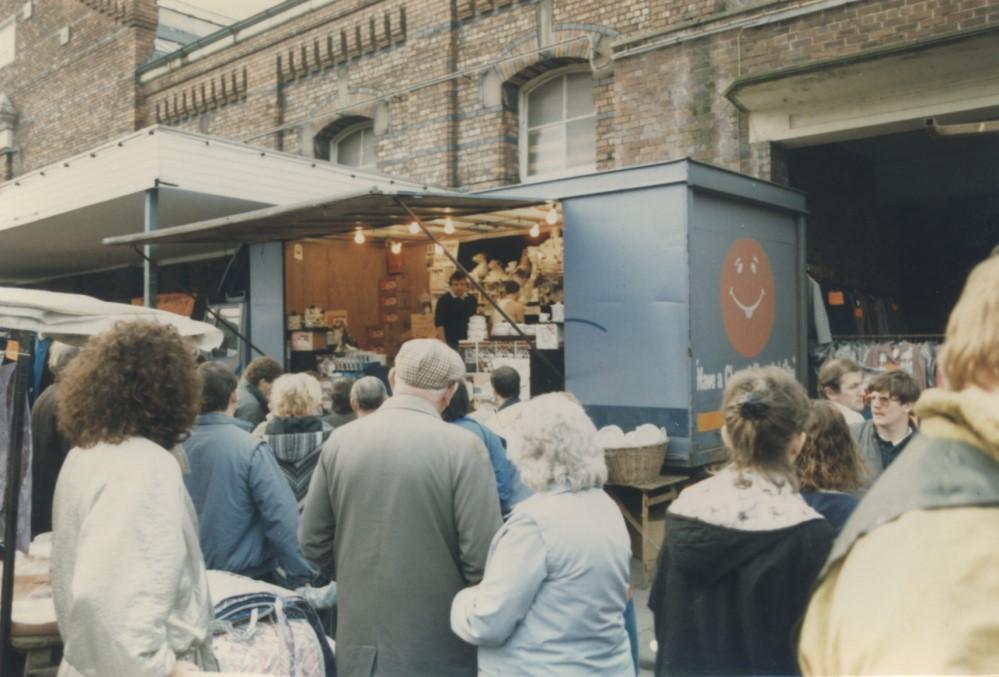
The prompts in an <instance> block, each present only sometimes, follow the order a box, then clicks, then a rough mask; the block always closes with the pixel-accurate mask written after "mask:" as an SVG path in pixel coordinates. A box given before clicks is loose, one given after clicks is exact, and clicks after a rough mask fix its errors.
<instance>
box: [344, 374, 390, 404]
mask: <svg viewBox="0 0 999 677" xmlns="http://www.w3.org/2000/svg"><path fill="white" fill-rule="evenodd" d="M387 396H388V391H387V390H386V389H385V384H384V383H382V382H381V380H380V379H378V378H376V377H374V376H363V377H361V378H359V379H357V380H356V381H354V385H353V386H351V388H350V401H351V402H356V403H357V406H358V408H359V409H361V410H362V411H374V410H375V409H377V408H378V407H380V406H382V402H384V401H385V398H386V397H387Z"/></svg>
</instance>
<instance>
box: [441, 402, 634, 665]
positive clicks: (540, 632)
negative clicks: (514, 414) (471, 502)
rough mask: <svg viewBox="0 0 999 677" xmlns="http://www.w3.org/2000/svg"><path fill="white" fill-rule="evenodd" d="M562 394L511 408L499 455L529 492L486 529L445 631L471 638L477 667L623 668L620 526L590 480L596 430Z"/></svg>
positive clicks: (595, 474)
mask: <svg viewBox="0 0 999 677" xmlns="http://www.w3.org/2000/svg"><path fill="white" fill-rule="evenodd" d="M570 397H571V396H567V395H565V394H561V393H555V394H550V395H542V396H540V397H536V398H534V399H532V400H531V402H530V405H529V406H526V407H523V408H522V409H523V410H522V412H521V414H520V417H519V420H518V421H517V425H516V428H515V429H516V431H517V434H516V435H513V436H511V438H510V439H509V440H508V443H509V453H510V460H512V461H513V463H514V464H515V465H516V466H517V467H518V469H519V470H520V473H521V477H522V478H523V481H524V483H525V484H527V485H528V486H529V487H530V488H531V489H533V490H534V491H535V492H536V493H535V494H534V496H532V497H530V498H528V499H527V500H525V501H522V502H520V503H518V504H517V505H516V506H515V507H514V508H513V512H512V513H511V514H510V519H509V520H508V521H507V522H506V524H505V525H504V526H503V528H502V529H500V531H499V532H498V533H497V534H496V536H495V537H494V538H493V542H492V545H491V546H490V549H489V559H488V560H487V562H486V570H485V575H484V577H483V579H482V582H481V583H480V584H479V585H477V586H474V587H471V588H466V589H465V590H462V591H461V592H460V593H458V595H457V596H456V597H455V598H454V602H453V603H452V605H451V628H452V630H454V632H455V634H457V635H458V636H459V637H461V638H462V639H463V640H465V641H466V642H469V643H470V644H475V645H477V646H478V647H479V652H478V653H479V674H482V675H498V674H573V675H575V674H600V675H627V674H634V664H633V663H632V658H631V649H630V644H629V641H628V636H627V632H626V630H625V625H624V611H625V606H626V605H627V602H628V576H629V562H630V559H631V547H630V543H629V540H628V532H627V530H626V528H625V526H624V520H623V519H622V517H621V513H620V511H619V510H618V508H617V506H616V505H615V504H614V502H613V501H612V500H611V499H610V497H608V496H607V494H605V493H604V492H603V491H602V489H601V487H602V485H603V483H604V481H606V479H607V466H606V464H605V463H604V451H603V449H601V448H600V447H599V446H598V445H597V443H596V428H595V427H594V425H593V422H592V421H590V419H589V417H588V416H587V415H586V412H585V411H583V408H582V407H581V406H580V405H579V404H578V403H577V402H576V401H574V400H573V399H570ZM542 646H543V650H542Z"/></svg>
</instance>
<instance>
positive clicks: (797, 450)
mask: <svg viewBox="0 0 999 677" xmlns="http://www.w3.org/2000/svg"><path fill="white" fill-rule="evenodd" d="M807 439H808V435H806V434H805V433H798V434H797V435H795V436H794V437H792V438H791V447H790V448H789V449H788V451H790V452H791V460H792V461H793V460H794V459H796V458H798V455H799V454H801V450H802V449H804V448H805V441H806V440H807Z"/></svg>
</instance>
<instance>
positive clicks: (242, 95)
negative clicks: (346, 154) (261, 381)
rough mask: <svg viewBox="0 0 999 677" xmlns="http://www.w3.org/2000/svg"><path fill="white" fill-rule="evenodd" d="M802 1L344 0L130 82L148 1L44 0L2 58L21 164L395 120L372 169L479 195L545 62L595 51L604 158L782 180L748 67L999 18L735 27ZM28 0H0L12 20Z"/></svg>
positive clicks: (958, 14) (989, 8)
mask: <svg viewBox="0 0 999 677" xmlns="http://www.w3.org/2000/svg"><path fill="white" fill-rule="evenodd" d="M809 4H811V0H771V1H766V0H762V1H761V0H619V1H617V2H613V3H611V2H607V1H606V0H341V1H339V2H335V3H330V4H327V5H325V6H323V7H321V8H318V9H316V10H313V11H311V12H309V13H307V14H305V15H302V16H300V17H297V18H295V19H293V20H290V21H287V22H285V23H283V24H280V25H278V26H276V27H274V28H272V29H270V30H268V31H266V32H264V33H261V34H258V35H255V36H253V37H251V38H248V39H245V40H242V41H240V42H238V43H236V44H234V45H232V46H230V47H227V48H225V49H222V50H218V51H216V52H214V53H213V54H211V55H209V56H207V57H204V58H198V59H196V60H193V61H191V62H190V63H186V64H184V65H181V66H179V67H177V68H174V69H172V70H171V71H170V72H168V73H166V74H163V75H159V76H157V77H154V78H152V79H150V76H148V75H146V76H144V81H143V82H141V84H139V85H138V96H136V85H135V82H136V79H135V68H136V66H137V65H138V64H140V63H141V62H143V61H144V60H145V59H146V58H147V57H148V55H149V53H150V50H151V42H152V38H151V32H150V29H149V27H148V26H149V25H150V21H151V16H152V12H155V6H154V2H153V0H128V2H125V3H122V2H121V1H120V0H119V3H114V2H111V1H110V0H58V1H53V2H40V1H38V0H36V1H35V3H34V12H33V16H32V18H31V19H28V20H21V19H18V46H19V49H21V48H22V47H23V54H22V53H21V51H19V59H18V62H17V64H16V65H15V66H13V67H7V68H4V69H0V91H2V92H4V93H6V94H7V95H8V96H10V97H11V99H12V100H13V102H14V104H15V106H16V107H17V108H18V110H19V111H20V112H21V116H22V117H21V123H20V128H19V130H18V142H19V145H20V147H21V154H20V155H19V156H18V159H17V166H16V171H18V172H21V171H25V170H28V169H31V168H34V167H38V166H41V165H44V164H46V163H48V162H52V161H54V160H56V159H58V158H60V157H62V156H65V155H68V154H70V153H72V152H77V151H80V150H84V149H86V148H88V147H90V146H93V145H95V144H97V143H99V142H100V141H102V140H106V139H109V138H113V137H114V136H117V135H120V134H122V133H125V132H127V131H130V130H132V129H134V128H135V127H137V126H144V125H149V124H155V123H157V122H159V123H162V124H168V125H172V126H177V127H181V128H186V129H192V130H198V131H201V132H204V133H208V134H213V135H219V136H223V137H229V138H235V139H239V140H244V141H249V142H251V143H254V144H258V145H262V146H267V147H275V148H280V149H282V150H286V151H291V152H301V153H305V154H310V153H311V152H312V137H313V136H314V134H315V133H316V132H318V131H319V130H321V129H322V128H323V127H325V126H326V125H328V124H330V123H331V122H335V121H336V120H337V119H338V117H339V116H345V115H349V116H358V115H360V116H367V117H373V118H378V119H379V121H380V122H385V123H387V124H385V126H384V128H381V127H379V129H378V132H379V133H378V136H377V138H376V159H377V168H378V170H379V171H382V172H386V173H389V174H394V175H399V176H404V177H407V178H411V179H415V180H421V181H426V182H429V183H434V184H448V185H453V186H456V187H461V188H466V189H478V188H485V187H489V186H495V185H502V184H508V183H514V182H517V181H519V180H520V177H519V163H518V131H519V118H518V112H517V100H518V97H517V91H518V88H520V87H522V86H523V85H524V84H526V83H527V82H529V81H530V79H531V78H533V77H536V76H539V75H542V74H544V73H545V71H546V68H547V67H548V66H550V65H565V64H568V63H574V62H575V63H589V60H590V57H591V56H593V57H594V59H593V61H594V63H596V64H597V65H598V66H601V68H600V69H599V70H598V71H597V72H596V75H595V81H594V104H595V108H596V113H597V123H596V128H597V148H596V157H597V167H598V169H607V168H613V167H622V166H629V165H635V164H643V163H648V162H655V161H662V160H672V159H677V158H681V157H685V156H689V157H693V158H696V159H699V160H703V161H706V162H710V163H713V164H717V165H721V166H724V167H727V168H731V169H734V170H738V171H742V172H745V173H748V174H751V175H755V176H759V177H762V178H772V179H775V180H784V179H785V177H786V167H785V166H784V161H783V156H782V152H781V150H780V149H779V148H772V147H771V146H770V145H769V144H751V143H750V142H749V141H748V139H749V135H748V128H747V122H746V118H745V115H743V114H740V113H739V112H738V111H737V110H736V108H735V107H734V106H733V105H732V104H731V103H730V102H729V101H728V100H727V99H726V98H725V97H724V94H723V93H724V91H725V89H726V87H727V86H728V85H729V84H730V83H731V82H733V81H734V80H735V79H737V78H739V77H741V76H746V75H751V74H759V73H765V72H768V71H771V70H774V69H778V68H782V67H786V66H790V65H800V64H806V63H810V62H814V61H819V60H824V59H828V58H832V57H837V56H845V55H849V54H854V53H856V52H858V51H861V50H865V49H870V48H872V47H875V46H879V47H880V46H889V45H894V44H904V43H906V42H911V41H913V40H919V39H925V38H929V37H933V36H936V35H941V34H944V33H950V32H953V31H957V30H963V29H970V28H976V27H981V26H985V25H990V24H991V25H994V24H999V0H857V1H855V2H847V3H845V4H843V5H841V6H839V7H836V8H831V9H827V10H825V11H821V12H812V13H807V12H806V13H804V14H803V15H802V16H799V17H797V18H794V19H788V20H784V21H780V22H771V23H766V22H765V21H764V22H762V25H757V26H749V27H744V28H725V26H726V22H732V21H736V20H738V19H740V18H746V17H757V18H760V19H763V18H764V17H765V15H766V14H767V13H769V12H774V11H777V10H783V9H788V8H799V7H808V6H809ZM22 6H23V2H22V1H21V0H0V21H2V19H3V17H5V16H8V15H11V14H13V13H14V12H15V11H19V10H20V8H21V7H22ZM117 7H122V8H124V9H123V10H122V11H120V12H118V11H116V10H114V11H113V10H112V9H109V8H117ZM65 25H70V26H71V36H72V37H71V42H70V44H69V45H67V46H65V47H64V46H61V45H59V41H58V32H59V30H60V29H61V28H62V27H63V26H65ZM656 32H658V33H661V34H663V35H667V36H673V37H675V38H676V39H675V40H673V44H670V45H669V46H664V47H661V48H659V49H655V50H653V51H647V52H644V53H640V54H635V55H631V56H629V55H619V56H618V58H615V59H614V61H613V63H612V64H611V65H610V66H609V67H606V68H604V67H603V66H606V64H605V63H603V62H601V57H602V56H605V55H606V54H607V53H609V51H610V50H609V49H608V45H609V44H611V43H613V42H614V41H615V40H618V41H620V40H621V39H622V38H628V37H631V36H637V35H640V34H648V33H656ZM650 39H653V38H650ZM29 45H30V46H29ZM594 45H597V46H598V49H597V55H596V56H594V55H593V54H592V53H591V47H592V46H594ZM22 57H23V58H22ZM455 73H457V75H456V76H454V77H449V76H452V75H454V74H455ZM490 78H492V79H494V80H495V79H496V78H498V82H502V83H505V95H504V96H503V97H499V98H497V97H496V96H494V97H492V99H490V97H489V96H487V93H488V92H489V91H494V90H490V89H489V86H487V85H488V83H489V82H491V80H490ZM493 85H495V86H496V87H498V85H497V84H496V83H495V82H494V83H493ZM494 89H495V88H494ZM495 91H499V90H498V89H495Z"/></svg>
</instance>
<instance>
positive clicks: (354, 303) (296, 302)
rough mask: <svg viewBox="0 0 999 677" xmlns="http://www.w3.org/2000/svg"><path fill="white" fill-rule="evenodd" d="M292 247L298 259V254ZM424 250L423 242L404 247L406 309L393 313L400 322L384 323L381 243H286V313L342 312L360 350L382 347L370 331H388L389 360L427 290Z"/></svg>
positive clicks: (384, 266)
mask: <svg viewBox="0 0 999 677" xmlns="http://www.w3.org/2000/svg"><path fill="white" fill-rule="evenodd" d="M296 245H297V246H298V247H300V248H301V249H300V252H301V256H300V257H299V256H297V255H296ZM426 251H427V246H426V244H424V243H419V244H409V245H406V246H404V247H403V251H402V255H401V256H402V257H403V261H404V263H403V271H402V273H400V274H399V275H398V277H402V278H405V280H406V288H407V291H406V293H405V294H404V295H403V298H404V299H405V305H404V306H400V307H399V308H398V309H397V310H396V313H397V315H398V321H397V322H395V323H386V322H385V321H384V320H385V316H384V313H383V309H382V307H381V305H380V301H381V298H380V295H379V287H378V283H379V281H380V280H381V279H382V278H384V277H387V276H388V269H387V263H386V249H385V245H384V242H383V241H380V240H378V241H376V240H373V239H369V240H368V241H367V242H365V243H364V244H362V245H358V244H356V243H355V242H353V241H350V240H347V241H343V240H329V241H321V240H304V241H299V242H287V243H285V247H284V257H285V308H286V310H287V312H288V313H302V312H304V311H305V309H306V308H307V307H309V306H319V307H321V308H323V309H324V310H332V309H341V308H342V309H345V310H346V311H347V318H348V328H349V330H350V334H351V335H352V336H353V337H354V339H355V340H356V341H357V342H358V343H359V344H360V347H361V348H365V349H370V348H373V347H376V346H377V345H379V344H381V341H379V340H372V339H369V338H368V331H367V329H368V328H369V327H380V328H382V329H384V330H385V332H386V339H385V341H384V345H385V348H386V350H387V351H389V358H391V357H392V356H393V354H394V352H395V350H394V349H397V347H398V343H399V342H400V341H401V340H404V339H405V338H406V337H407V336H406V335H407V334H408V332H409V328H410V326H409V325H410V322H409V316H410V313H413V312H419V310H420V308H419V300H420V295H421V293H423V292H425V291H427V288H428V276H427V264H426Z"/></svg>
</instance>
